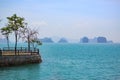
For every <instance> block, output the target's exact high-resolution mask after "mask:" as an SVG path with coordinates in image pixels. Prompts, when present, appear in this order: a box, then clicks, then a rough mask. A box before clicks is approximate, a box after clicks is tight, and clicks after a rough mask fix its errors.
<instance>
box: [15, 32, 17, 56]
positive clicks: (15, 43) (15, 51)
mask: <svg viewBox="0 0 120 80" xmlns="http://www.w3.org/2000/svg"><path fill="white" fill-rule="evenodd" d="M16 51H17V31H15V55H16Z"/></svg>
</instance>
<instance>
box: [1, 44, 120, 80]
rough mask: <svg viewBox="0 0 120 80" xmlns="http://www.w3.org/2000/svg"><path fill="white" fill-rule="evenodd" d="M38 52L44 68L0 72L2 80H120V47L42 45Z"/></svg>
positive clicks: (102, 45) (28, 66) (18, 68)
mask: <svg viewBox="0 0 120 80" xmlns="http://www.w3.org/2000/svg"><path fill="white" fill-rule="evenodd" d="M3 46H5V45H4V44H0V47H3ZM20 46H22V44H21V45H20ZM39 48H40V52H41V56H42V60H43V62H42V63H41V64H30V65H22V66H16V67H4V68H0V80H120V44H43V45H42V46H40V47H39Z"/></svg>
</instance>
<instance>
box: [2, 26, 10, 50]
mask: <svg viewBox="0 0 120 80" xmlns="http://www.w3.org/2000/svg"><path fill="white" fill-rule="evenodd" d="M1 33H2V35H4V36H5V37H6V40H7V45H8V49H9V34H10V33H11V29H10V27H8V26H7V27H3V28H1Z"/></svg>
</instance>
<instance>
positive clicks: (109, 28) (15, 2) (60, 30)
mask: <svg viewBox="0 0 120 80" xmlns="http://www.w3.org/2000/svg"><path fill="white" fill-rule="evenodd" d="M14 13H16V14H17V15H18V16H21V17H24V18H25V19H26V22H28V24H29V26H30V27H32V28H36V29H38V31H39V33H40V35H39V36H40V37H41V38H42V37H52V38H54V39H56V38H59V37H65V38H67V39H71V40H78V41H79V39H80V38H81V37H83V36H87V37H89V38H93V37H97V36H105V37H107V39H108V40H113V41H114V42H120V0H0V19H2V22H1V23H0V24H1V25H2V26H3V25H4V24H5V23H7V20H6V17H8V16H12V15H13V14H14Z"/></svg>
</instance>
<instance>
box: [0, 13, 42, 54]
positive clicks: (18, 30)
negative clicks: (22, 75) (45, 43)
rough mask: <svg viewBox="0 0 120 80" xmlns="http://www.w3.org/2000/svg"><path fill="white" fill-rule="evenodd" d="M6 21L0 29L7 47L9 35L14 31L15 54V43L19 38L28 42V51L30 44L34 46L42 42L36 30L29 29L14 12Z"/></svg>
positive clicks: (22, 19) (23, 20)
mask: <svg viewBox="0 0 120 80" xmlns="http://www.w3.org/2000/svg"><path fill="white" fill-rule="evenodd" d="M7 20H8V23H7V25H6V26H5V27H2V28H1V29H0V31H1V33H2V35H4V36H5V38H6V40H7V45H8V49H9V35H10V34H11V33H14V36H15V46H14V48H15V54H16V50H17V43H18V40H19V39H22V40H23V41H25V42H27V43H28V51H29V50H30V46H31V45H32V46H33V47H34V48H35V47H36V46H35V45H41V44H42V43H41V42H40V40H39V39H38V37H37V35H38V34H39V33H38V31H37V30H32V29H30V28H29V27H28V26H27V25H28V24H27V23H26V22H25V19H24V18H23V17H19V16H17V15H16V14H13V15H12V16H10V17H7Z"/></svg>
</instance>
